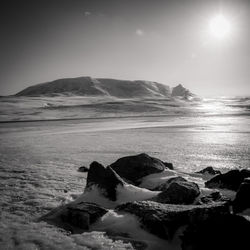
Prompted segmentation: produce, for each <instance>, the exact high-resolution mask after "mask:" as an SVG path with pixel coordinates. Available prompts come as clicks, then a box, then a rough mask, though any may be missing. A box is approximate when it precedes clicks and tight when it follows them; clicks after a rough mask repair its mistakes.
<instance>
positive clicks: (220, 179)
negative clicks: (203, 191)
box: [205, 169, 250, 191]
mask: <svg viewBox="0 0 250 250" xmlns="http://www.w3.org/2000/svg"><path fill="white" fill-rule="evenodd" d="M247 177H250V170H247V169H244V170H241V171H240V170H231V171H229V172H227V173H225V174H219V175H216V176H214V177H213V178H212V179H210V180H208V181H207V182H205V186H206V187H208V188H222V189H230V190H233V191H237V190H238V188H239V186H240V184H241V183H242V182H243V180H244V179H245V178H247Z"/></svg>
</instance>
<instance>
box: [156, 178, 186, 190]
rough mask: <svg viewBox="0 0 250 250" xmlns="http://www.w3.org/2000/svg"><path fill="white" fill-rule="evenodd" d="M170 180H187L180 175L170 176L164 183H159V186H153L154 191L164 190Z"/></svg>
mask: <svg viewBox="0 0 250 250" xmlns="http://www.w3.org/2000/svg"><path fill="white" fill-rule="evenodd" d="M172 182H187V180H186V179H184V178H183V177H181V176H177V177H172V178H170V179H168V180H166V181H165V182H164V183H162V184H160V185H159V186H157V187H155V188H154V190H155V191H165V190H167V188H168V187H169V185H170V184H171V183H172Z"/></svg>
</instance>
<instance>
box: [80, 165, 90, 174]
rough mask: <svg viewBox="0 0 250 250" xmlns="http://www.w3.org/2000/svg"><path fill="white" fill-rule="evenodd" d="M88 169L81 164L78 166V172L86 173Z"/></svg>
mask: <svg viewBox="0 0 250 250" xmlns="http://www.w3.org/2000/svg"><path fill="white" fill-rule="evenodd" d="M88 171H89V169H88V168H87V167H85V166H81V167H79V168H78V172H82V173H86V172H88Z"/></svg>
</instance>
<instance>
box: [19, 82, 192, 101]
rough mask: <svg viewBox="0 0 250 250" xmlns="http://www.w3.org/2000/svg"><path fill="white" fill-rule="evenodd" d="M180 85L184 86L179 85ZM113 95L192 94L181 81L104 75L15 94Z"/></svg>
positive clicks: (152, 96) (34, 87)
mask: <svg viewBox="0 0 250 250" xmlns="http://www.w3.org/2000/svg"><path fill="white" fill-rule="evenodd" d="M180 86H181V87H180ZM55 95H78V96H111V97H117V98H155V97H171V96H182V97H184V98H186V96H187V95H193V94H192V93H191V92H190V91H188V90H186V89H185V88H183V87H182V85H178V86H177V87H175V88H173V91H172V92H171V89H170V87H169V86H167V85H165V84H161V83H157V82H152V81H143V80H136V81H128V80H116V79H105V78H92V77H78V78H65V79H58V80H55V81H52V82H46V83H41V84H37V85H34V86H31V87H28V88H26V89H24V90H22V91H20V92H18V93H17V94H16V96H55Z"/></svg>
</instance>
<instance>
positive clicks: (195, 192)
mask: <svg viewBox="0 0 250 250" xmlns="http://www.w3.org/2000/svg"><path fill="white" fill-rule="evenodd" d="M161 188H162V190H163V191H162V192H161V193H159V194H158V195H157V196H156V197H154V198H153V200H154V201H157V202H160V203H166V204H184V205H189V204H192V203H193V202H194V201H195V199H196V198H197V197H198V196H199V195H200V190H199V186H198V185H197V184H196V183H194V182H189V181H187V180H186V179H184V178H182V177H175V178H171V179H169V180H168V182H167V183H165V185H164V186H161Z"/></svg>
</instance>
